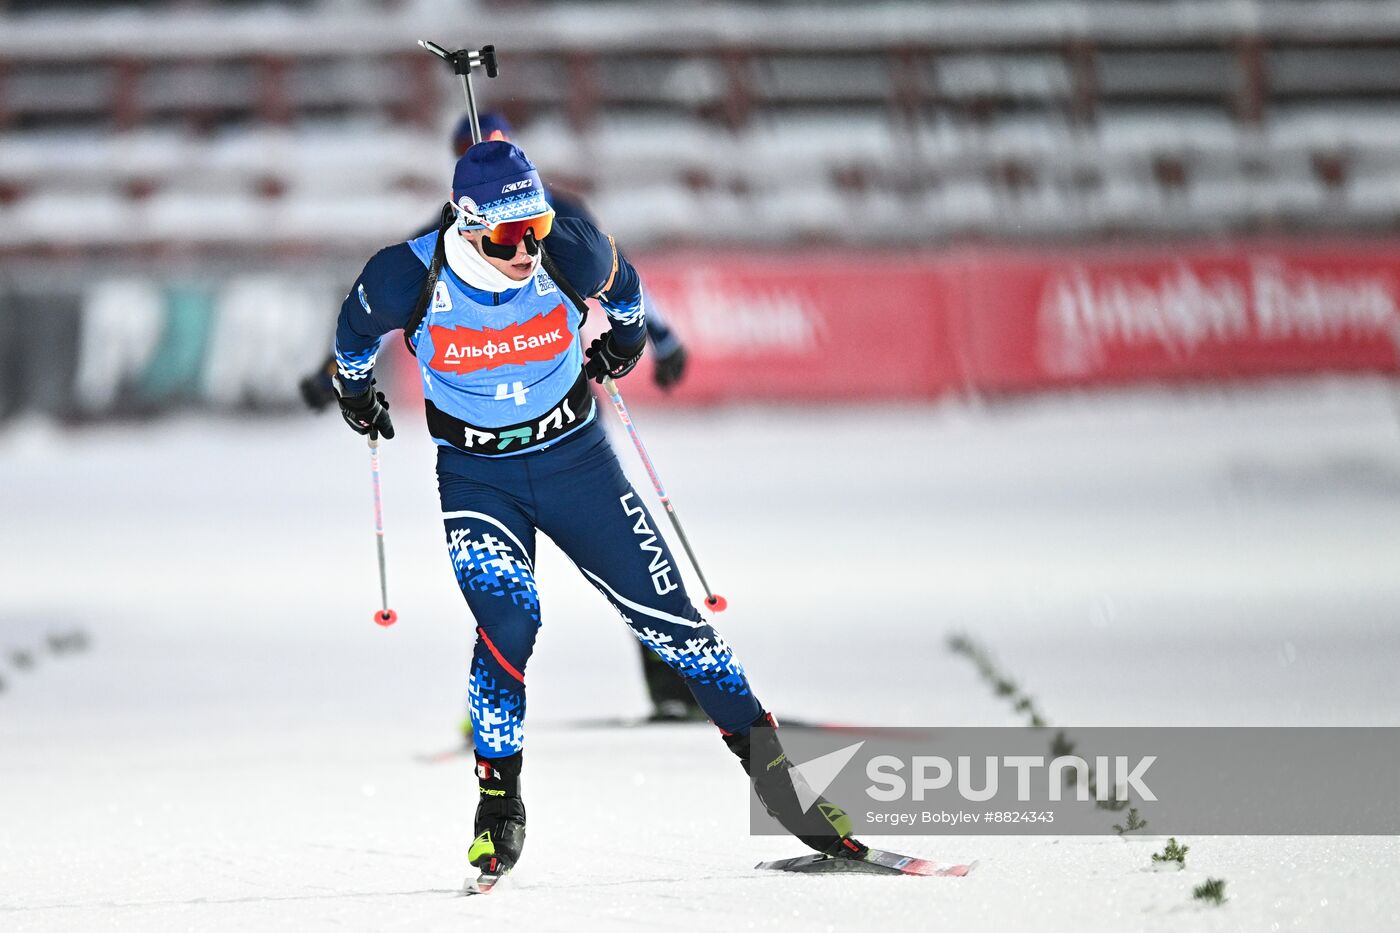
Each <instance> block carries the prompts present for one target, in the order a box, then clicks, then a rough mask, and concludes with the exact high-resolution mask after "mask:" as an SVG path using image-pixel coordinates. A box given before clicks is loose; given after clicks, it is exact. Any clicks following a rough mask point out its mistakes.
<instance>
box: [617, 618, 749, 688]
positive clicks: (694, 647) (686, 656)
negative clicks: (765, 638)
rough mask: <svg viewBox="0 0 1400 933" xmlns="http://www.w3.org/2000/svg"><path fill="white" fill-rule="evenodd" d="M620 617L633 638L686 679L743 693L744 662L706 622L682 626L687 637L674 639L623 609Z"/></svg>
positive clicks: (745, 676)
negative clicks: (624, 620) (737, 657)
mask: <svg viewBox="0 0 1400 933" xmlns="http://www.w3.org/2000/svg"><path fill="white" fill-rule="evenodd" d="M623 618H624V619H626V620H627V624H628V625H629V626H630V627H631V629H632V631H633V632H634V633H635V634H636V636H637V640H638V641H640V642H641V643H642V644H644V645H646V646H647V647H648V648H650V649H651V650H652V651H655V652H656V654H657V656H658V657H660V658H661V660H663V661H665V662H666V664H667V665H668V666H669V667H670V668H671V669H672V670H673V671H675V672H676V673H678V674H680V675H681V676H682V677H684V678H685V679H686V680H689V681H692V682H693V683H696V684H701V685H704V686H709V687H717V688H718V689H720V690H723V691H724V692H726V693H733V694H737V695H739V696H747V695H748V692H749V679H748V676H747V675H746V674H745V673H744V666H743V665H742V664H740V663H739V661H738V660H737V659H736V658H735V657H734V651H733V650H732V649H731V648H730V647H729V645H728V643H726V642H725V640H724V639H723V638H722V637H721V636H720V634H719V633H718V632H716V631H715V630H714V629H713V628H710V627H709V626H708V625H707V626H705V627H704V628H698V629H686V630H685V634H686V636H687V637H685V638H683V639H678V638H676V637H674V636H672V635H668V634H666V633H665V632H659V631H657V630H656V629H654V628H652V627H651V626H649V625H638V624H637V623H636V621H635V620H634V619H632V617H631V616H628V615H627V614H626V613H624V614H623Z"/></svg>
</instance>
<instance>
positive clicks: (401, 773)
mask: <svg viewBox="0 0 1400 933" xmlns="http://www.w3.org/2000/svg"><path fill="white" fill-rule="evenodd" d="M395 412H396V414H398V409H397V408H396V409H395ZM600 415H602V416H604V417H608V415H607V413H604V412H600ZM637 421H638V427H639V429H640V430H641V431H642V433H643V436H644V437H645V439H646V441H647V444H648V447H649V449H650V450H651V452H652V454H653V456H654V457H655V458H656V460H657V464H658V467H659V469H660V470H661V472H662V475H663V477H664V478H665V480H666V484H667V486H668V491H669V492H671V494H672V495H673V497H674V500H675V502H676V505H677V508H678V510H679V512H680V514H681V515H682V516H683V519H684V521H685V522H686V528H687V532H688V533H689V534H690V536H691V539H692V541H693V542H694V544H695V545H696V547H697V550H698V553H699V556H700V558H701V560H702V561H703V564H704V566H705V569H706V573H707V574H708V575H709V577H710V578H711V580H712V581H713V582H715V584H716V585H717V587H718V588H719V591H720V592H721V593H723V594H724V595H725V596H726V597H728V599H729V601H730V606H731V608H730V610H729V611H728V612H726V613H724V614H723V615H721V616H719V617H717V624H718V625H719V627H720V630H721V631H722V632H723V633H724V634H725V636H726V638H727V639H728V640H729V641H730V642H731V643H732V644H733V645H734V647H735V649H736V651H737V652H738V653H739V656H740V657H741V658H742V659H743V660H744V663H745V664H746V666H747V667H748V669H749V673H750V675H751V677H752V679H753V682H754V684H755V686H756V688H757V690H758V691H759V696H760V697H761V699H762V700H763V702H764V703H765V705H767V706H769V707H770V708H772V709H774V710H776V711H777V712H778V713H779V715H780V717H781V716H782V715H783V714H784V713H788V714H789V715H794V716H801V717H803V718H815V719H820V718H830V719H836V720H841V721H857V722H860V721H864V722H878V723H882V724H889V725H923V724H927V725H1011V724H1014V723H1015V722H1016V719H1015V717H1014V714H1013V713H1012V712H1011V711H1010V709H1009V708H1008V707H1007V705H1006V704H1005V702H1003V701H999V700H998V699H996V698H995V697H993V696H992V695H991V693H990V691H989V690H988V689H987V687H986V686H985V685H983V684H982V683H981V682H979V681H978V679H977V675H976V672H975V671H974V670H973V668H972V666H971V665H970V664H968V663H967V662H966V660H964V659H962V658H958V657H955V656H953V655H951V654H950V653H949V652H948V651H947V650H946V647H945V640H946V638H947V637H948V635H949V634H950V633H953V632H967V633H969V634H972V635H973V636H974V637H976V638H977V639H978V640H979V642H981V643H982V644H984V645H985V646H987V647H988V648H989V650H990V651H991V653H992V654H993V656H994V657H995V659H996V661H997V663H998V665H999V666H1000V667H1002V668H1003V669H1005V670H1006V671H1008V672H1009V673H1010V674H1011V675H1012V676H1014V677H1015V678H1016V679H1017V680H1018V682H1020V683H1021V684H1023V685H1024V686H1025V688H1026V689H1027V690H1028V691H1029V692H1030V693H1031V694H1032V695H1033V696H1034V697H1035V698H1036V700H1037V703H1038V705H1039V706H1040V708H1042V709H1043V710H1044V712H1045V713H1046V715H1048V716H1049V717H1050V719H1051V720H1052V722H1054V723H1056V724H1062V725H1067V726H1088V725H1134V724H1141V725H1192V724H1200V725H1206V724H1212V725H1215V724H1219V725H1225V724H1228V725H1394V724H1396V722H1397V719H1400V678H1398V677H1396V676H1395V669H1396V659H1397V657H1400V629H1397V628H1396V626H1395V622H1394V620H1395V618H1396V614H1397V610H1398V609H1400V573H1397V571H1396V568H1397V567H1400V530H1397V529H1400V427H1397V395H1396V393H1395V390H1394V388H1393V387H1392V386H1391V385H1390V384H1388V383H1386V382H1384V381H1382V380H1377V379H1334V380H1313V381H1306V382H1299V383H1275V384H1264V385H1253V386H1236V387H1232V388H1229V389H1205V388H1197V389H1191V390H1142V391H1132V392H1123V393H1118V394H1106V395H1099V394H1066V395H1061V396H1056V397H1053V398H1043V399H1032V400H1024V401H1018V402H1003V403H997V404H991V405H987V404H978V403H966V402H964V403H956V404H946V405H936V406H933V405H931V406H927V407H917V408H916V407H859V408H848V409H839V410H835V411H829V412H818V411H816V410H811V409H776V410H769V411H765V410H761V409H738V410H714V411H689V412H670V411H666V410H664V409H646V410H642V411H639V412H637ZM400 432H401V434H400V437H399V438H397V439H395V440H394V441H391V442H388V443H387V444H386V445H385V446H384V448H383V472H384V484H385V485H384V500H385V503H384V508H385V522H386V536H387V537H386V541H387V549H388V568H389V593H390V602H391V605H393V606H394V608H396V609H397V610H398V611H399V614H400V619H401V621H400V622H399V624H398V625H397V626H395V627H394V628H392V629H389V630H383V629H380V628H378V627H377V626H375V625H374V624H373V623H372V622H371V619H370V616H371V614H372V613H373V611H374V610H375V609H376V608H377V606H378V603H377V599H378V583H377V577H376V571H375V556H374V540H373V523H372V514H371V502H370V488H369V475H368V473H369V471H368V451H367V449H366V447H365V444H364V442H363V441H362V440H361V439H359V438H357V437H355V436H353V435H351V434H350V433H349V432H348V431H346V430H345V429H344V427H343V425H341V424H340V423H339V421H338V420H337V419H335V418H334V417H333V416H331V415H327V416H325V417H323V418H320V419H313V418H310V417H305V418H302V417H289V418H286V419H284V420H280V421H272V422H267V423H260V424H257V425H252V426H249V425H246V424H241V423H239V422H237V421H234V420H218V419H214V420H212V421H211V420H210V419H206V418H200V419H195V418H190V419H182V420H176V421H172V422H165V423H159V424H152V425H146V426H140V427H136V426H121V425H111V426H99V427H95V428H89V429H84V430H81V431H67V430H62V429H58V428H55V427H52V426H50V425H47V424H44V423H39V422H33V421H25V422H21V423H18V424H13V425H11V426H10V427H9V428H8V429H6V431H5V432H4V433H0V465H2V466H3V470H4V474H5V478H6V483H5V501H4V503H3V515H4V532H3V535H0V567H3V571H2V572H3V581H4V591H5V594H6V603H5V605H4V607H3V609H0V678H3V680H4V682H5V684H6V687H7V689H6V690H5V691H4V692H0V800H3V802H4V817H3V820H0V824H2V825H3V832H0V930H6V931H10V930H16V931H19V930H45V931H47V930H75V931H77V930H82V931H88V930H107V929H110V930H137V931H143V933H146V931H151V933H164V931H174V930H258V931H281V930H287V931H293V930H295V931H302V930H414V931H421V930H456V929H462V928H463V927H464V925H466V924H470V923H473V922H477V921H484V922H486V923H493V922H494V923H496V924H498V925H500V926H501V927H505V926H506V925H509V927H510V928H511V929H521V930H529V931H549V930H560V931H563V930H568V931H571V933H574V931H578V930H581V929H583V930H594V929H597V930H628V929H637V930H655V929H666V930H668V931H673V933H682V931H692V930H693V931H701V930H704V931H711V930H715V929H726V930H728V929H737V930H804V931H806V930H846V929H872V930H933V929H946V930H957V931H959V933H973V931H1006V930H1023V929H1036V930H1040V931H1047V933H1061V931H1064V933H1068V931H1074V933H1093V931H1121V930H1149V931H1155V930H1161V931H1167V930H1172V931H1178V930H1182V929H1190V930H1208V931H1215V930H1220V931H1225V930H1265V931H1267V930H1286V931H1297V930H1322V931H1332V930H1381V929H1397V928H1400V885H1397V882H1396V867H1397V865H1400V844H1397V840H1396V839H1394V838H1389V837H1376V838H1335V837H1323V838H1268V837H1263V838H1240V837H1209V836H1203V837H1194V838H1186V839H1183V840H1182V841H1183V842H1185V843H1187V844H1189V845H1190V846H1191V852H1190V855H1189V856H1188V869H1187V870H1186V871H1185V872H1181V873H1178V874H1169V875H1168V874H1156V873H1152V872H1150V871H1147V870H1146V868H1147V865H1148V864H1149V855H1150V852H1151V851H1153V850H1154V849H1155V848H1160V845H1156V846H1154V845H1152V844H1150V843H1148V842H1124V841H1122V840H1119V839H1117V838H1113V837H1104V838H1083V837H1077V838H1054V837H966V836H946V837H870V838H869V840H868V841H870V842H872V843H874V844H876V845H882V846H884V847H886V848H891V849H896V850H898V851H903V852H909V853H911V854H917V855H922V856H925V857H930V858H935V859H938V860H940V861H954V860H957V861H965V860H972V859H976V860H978V861H979V863H980V864H979V866H978V868H977V869H976V870H975V871H974V872H973V873H972V874H971V875H970V876H968V877H967V878H962V879H955V878H929V879H916V878H872V877H819V878H816V877H803V876H795V875H781V874H777V873H758V872H755V871H753V870H752V868H751V866H752V865H753V864H754V863H756V862H758V861H760V860H763V859H770V858H782V857H784V856H789V855H798V854H801V853H802V851H803V850H802V848H801V846H800V845H798V844H797V843H795V842H790V841H788V840H785V839H782V838H774V837H757V838H756V837H751V836H749V834H748V831H747V809H746V799H747V787H746V785H745V782H744V780H743V778H742V776H741V774H740V772H739V769H738V767H737V765H736V763H735V762H734V761H733V759H732V758H731V757H730V755H729V754H728V752H727V751H725V749H724V748H723V746H722V745H721V743H720V741H719V739H718V736H717V735H716V734H715V733H714V732H713V730H712V729H710V728H709V727H708V726H703V725H699V726H673V727H664V728H648V729H630V730H628V729H602V728H577V727H570V726H568V725H567V724H568V723H570V722H573V721H577V720H583V719H594V718H607V717H616V716H635V715H640V714H642V713H643V712H644V711H645V706H646V704H645V698H644V694H643V688H642V683H641V677H640V676H639V673H640V672H639V671H638V670H637V659H636V651H635V649H634V648H633V647H632V645H633V643H632V641H631V638H630V636H629V635H628V634H627V632H626V630H625V628H624V626H623V625H622V624H621V623H620V622H619V621H618V620H617V619H616V618H615V617H614V616H612V614H611V612H610V610H609V609H608V607H607V606H606V605H605V604H604V603H603V601H602V600H601V599H599V598H598V596H597V593H596V592H595V591H593V590H592V588H591V587H589V586H588V585H587V583H586V582H585V581H584V580H583V579H582V578H581V577H580V576H579V575H578V574H577V572H576V571H575V570H574V569H573V568H572V567H571V566H570V565H569V564H568V563H567V561H566V560H565V559H564V558H563V557H562V556H561V555H559V554H558V552H557V551H555V550H554V549H553V548H552V546H550V545H548V544H547V543H546V542H544V541H542V543H541V553H540V559H539V562H538V563H539V574H538V575H539V580H540V587H541V599H542V604H543V613H544V616H543V617H544V629H543V631H542V632H541V637H540V640H539V643H538V646H537V648H536V653H535V656H534V658H533V659H532V661H531V665H530V670H529V676H530V739H529V746H528V749H529V750H528V753H527V766H526V772H525V785H524V786H525V791H526V800H527V804H528V806H529V810H530V837H529V842H528V844H527V847H526V850H525V857H524V860H523V861H522V864H521V867H520V869H519V871H518V872H517V873H516V874H515V875H514V876H513V877H511V878H509V879H507V880H506V881H505V882H504V883H503V885H502V887H501V889H500V890H499V891H498V892H497V893H494V894H492V895H491V896H489V897H484V898H470V899H464V898H462V897H460V896H459V895H458V893H457V891H458V889H459V887H460V885H461V882H462V879H463V876H464V874H465V870H466V865H465V853H466V847H467V845H468V843H469V842H470V837H471V808H472V806H473V805H474V796H475V792H474V783H475V782H474V778H473V776H472V772H471V768H470V765H469V763H468V761H467V759H465V758H458V759H455V760H452V761H450V762H447V763H444V764H439V765H424V764H421V763H419V762H417V761H416V760H415V756H417V755H420V754H423V753H428V752H433V751H437V750H439V749H441V748H443V747H445V746H447V745H450V743H451V742H452V741H453V736H454V734H455V732H454V730H455V727H456V724H457V721H458V719H459V718H460V715H461V709H462V707H463V694H464V689H465V676H466V660H467V658H468V656H469V652H470V646H471V633H472V629H471V625H470V621H469V619H468V617H467V615H466V612H465V607H464V605H463V603H462V601H461V597H460V595H459V594H458V593H457V592H456V589H455V584H454V581H453V579H452V575H451V573H450V567H449V562H448V560H447V557H446V554H445V552H444V549H443V546H442V531H441V526H440V524H439V523H438V520H437V517H436V516H437V505H436V500H435V489H434V486H433V466H432V452H431V450H430V448H429V445H428V443H427V441H426V438H425V432H424V429H423V427H422V425H421V422H420V421H419V420H418V419H416V418H415V417H414V416H413V414H412V413H408V412H406V413H405V414H404V415H401V416H400ZM881 445H893V446H892V447H884V446H881ZM615 446H616V447H617V449H618V451H619V455H620V456H621V457H622V459H623V461H624V463H625V464H627V465H628V469H629V472H631V473H632V474H633V476H634V482H635V483H636V485H637V486H638V488H639V491H640V492H642V494H643V498H645V499H647V501H649V502H650V501H652V500H653V497H652V495H651V492H650V489H649V485H648V484H647V482H646V479H645V476H644V474H642V473H641V472H640V471H639V470H637V469H634V467H635V458H634V455H633V453H632V451H631V450H630V445H629V444H628V443H627V441H626V440H625V438H623V437H619V436H617V435H616V434H615ZM867 447H868V449H867ZM654 511H655V510H654ZM657 517H659V516H657ZM661 521H662V523H663V524H664V518H662V519H661ZM692 592H694V584H692ZM75 625H81V626H83V627H85V628H86V629H87V631H88V632H89V633H90V634H91V637H92V646H91V649H90V650H88V651H86V652H83V653H73V654H64V655H62V656H58V657H56V656H54V655H53V654H52V653H51V652H48V651H47V650H46V649H43V648H42V645H43V641H44V638H45V636H46V634H48V633H49V632H51V631H53V630H56V629H65V628H69V627H72V626H75ZM15 649H21V650H35V649H38V650H37V652H36V657H37V664H36V665H35V667H34V668H33V669H32V670H28V671H24V670H18V669H16V668H15V667H13V666H12V665H11V664H10V663H9V656H10V653H11V651H12V650H15ZM875 686H878V687H879V688H880V689H879V690H878V691H876V690H874V689H869V688H873V687H875ZM1210 876H1213V877H1221V878H1224V879H1226V881H1227V890H1226V893H1227V895H1228V897H1229V901H1228V902H1227V904H1226V905H1225V906H1224V907H1223V908H1219V909H1210V908H1204V907H1200V906H1197V905H1195V904H1193V902H1192V900H1191V895H1190V892H1191V888H1192V887H1193V886H1194V885H1196V884H1199V883H1200V882H1201V881H1203V880H1204V879H1205V878H1206V877H1210Z"/></svg>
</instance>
